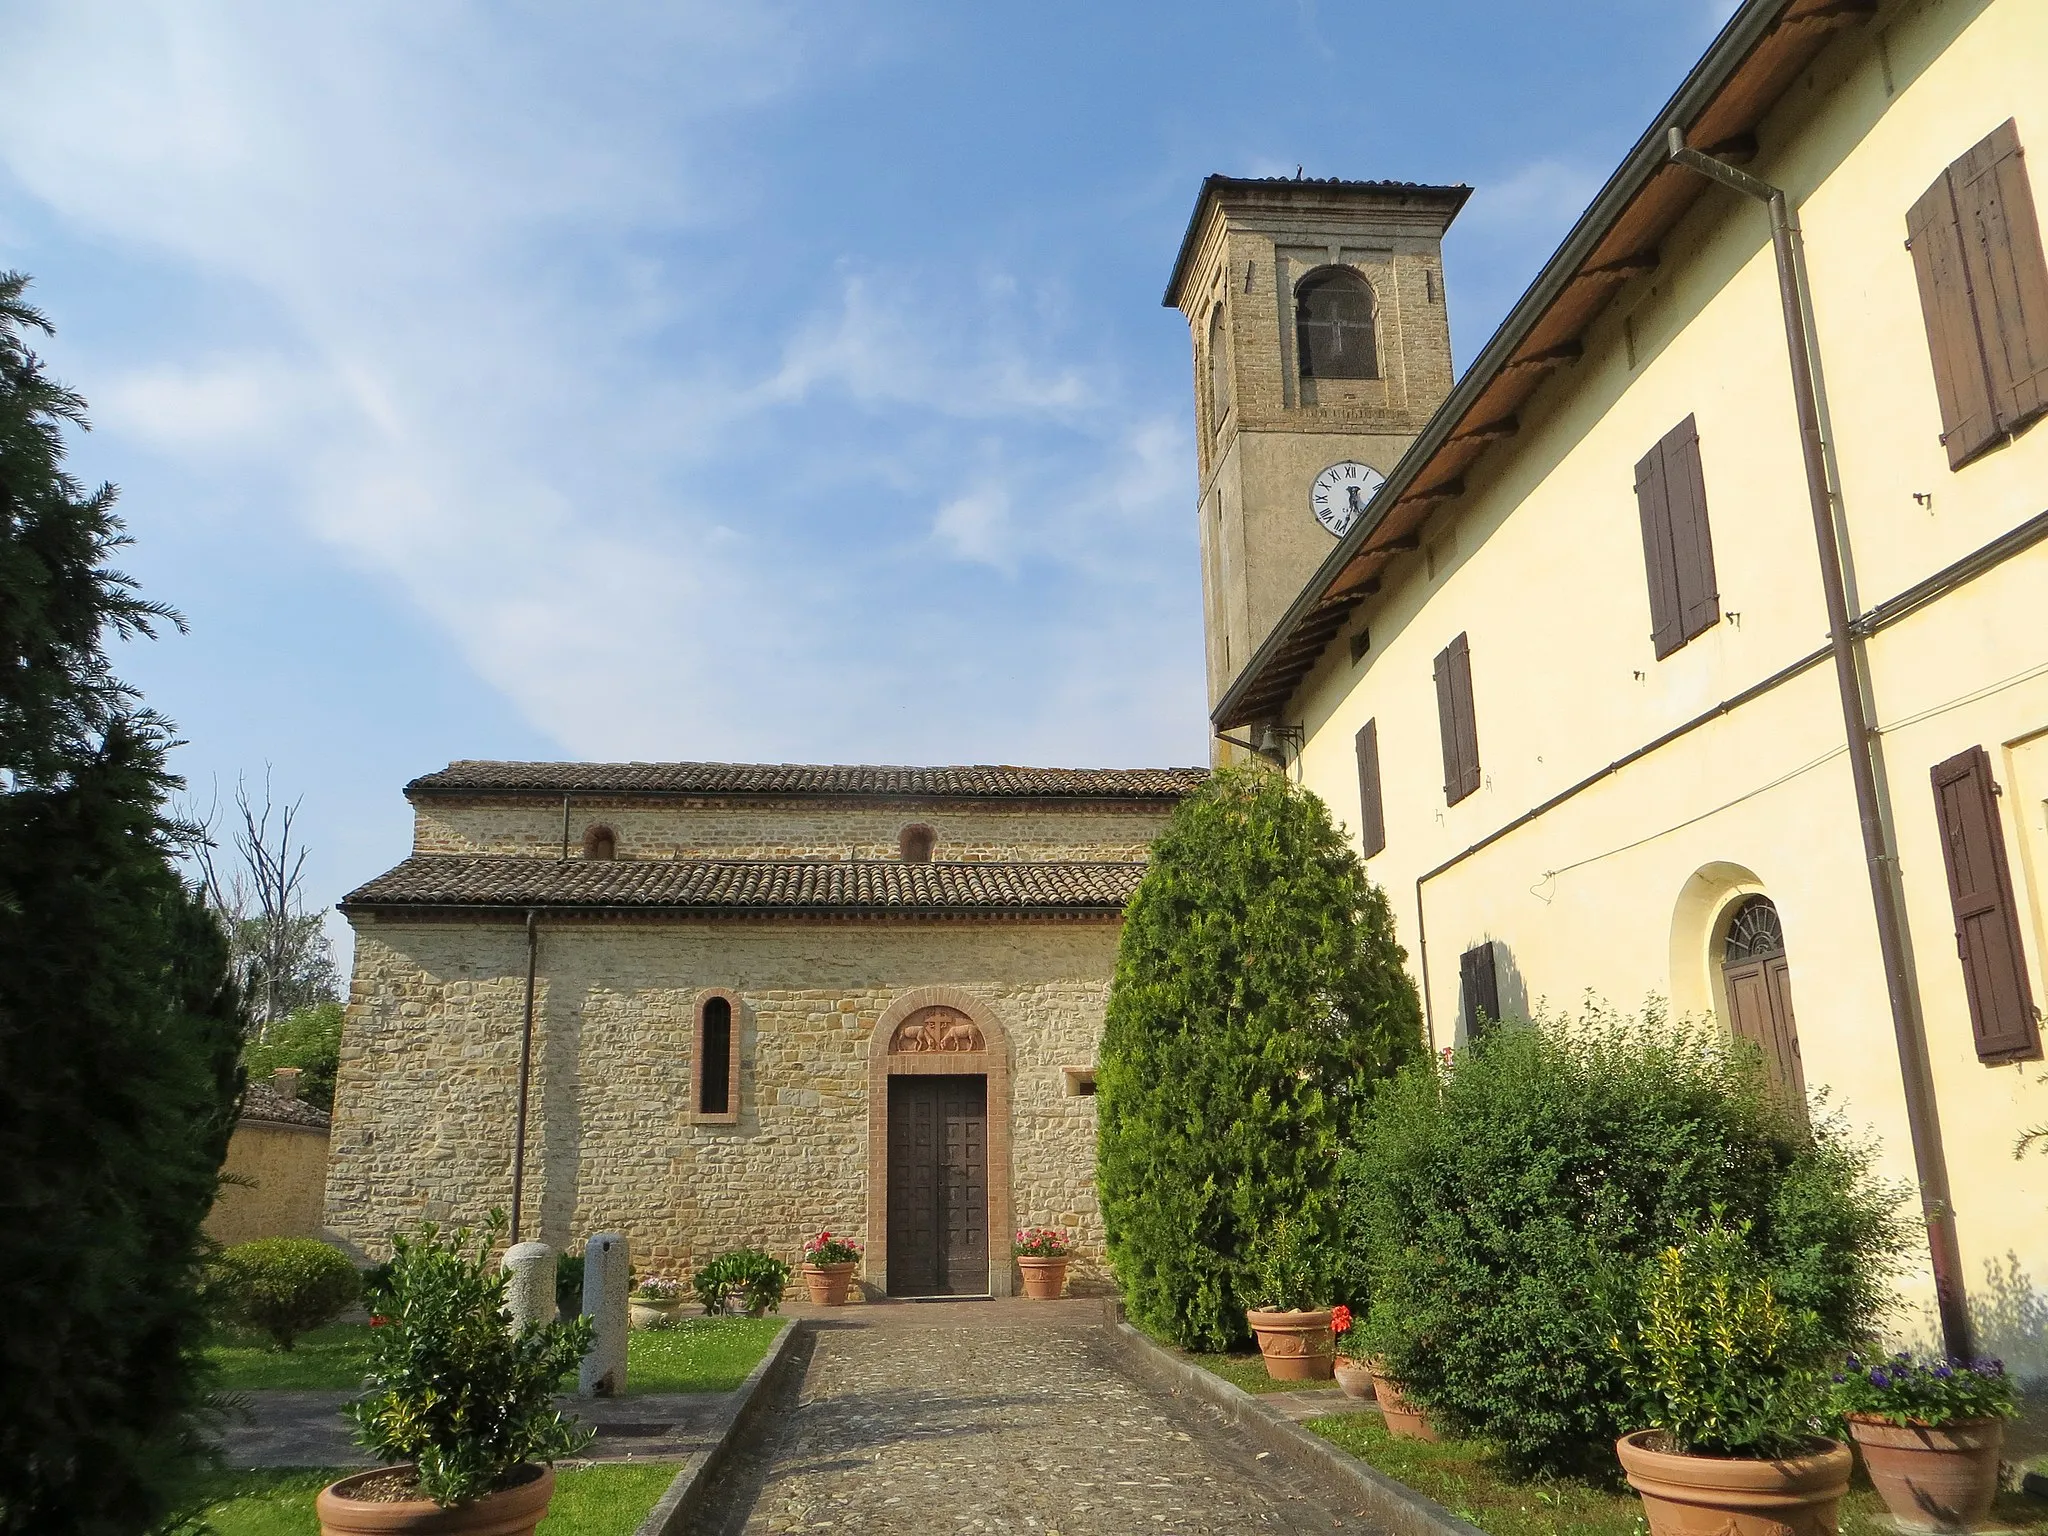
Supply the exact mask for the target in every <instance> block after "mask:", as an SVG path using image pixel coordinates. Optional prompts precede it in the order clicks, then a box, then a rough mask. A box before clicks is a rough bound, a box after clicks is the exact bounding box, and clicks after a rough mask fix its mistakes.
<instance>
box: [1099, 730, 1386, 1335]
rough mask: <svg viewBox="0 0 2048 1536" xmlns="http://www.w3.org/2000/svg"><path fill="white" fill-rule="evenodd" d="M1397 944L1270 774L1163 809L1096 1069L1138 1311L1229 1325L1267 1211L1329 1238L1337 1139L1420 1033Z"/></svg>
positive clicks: (1267, 1226)
mask: <svg viewBox="0 0 2048 1536" xmlns="http://www.w3.org/2000/svg"><path fill="white" fill-rule="evenodd" d="M1405 959H1406V955H1405V954H1404V952H1403V951H1402V949H1401V947H1400V945H1399V944H1398V943H1397V942H1396V941H1395V939H1394V931H1393V914H1392V911H1391V909H1390V908H1389V907H1388V905H1387V899H1386V895H1385V893H1384V892H1382V891H1381V890H1380V889H1379V888H1378V887H1377V886H1374V885H1372V884H1371V883H1370V882H1369V881H1368V880H1367V879H1366V878H1365V872H1364V869H1363V868H1362V866H1361V865H1360V863H1359V861H1358V858H1357V856H1356V855H1354V854H1353V853H1352V852H1351V849H1350V847H1349V846H1348V845H1347V844H1346V843H1345V841H1344V839H1343V837H1342V836H1341V835H1340V834H1339V833H1338V831H1337V829H1336V827H1335V826H1334V825H1333V824H1332V822H1331V820H1330V813H1329V810H1328V808H1327V807H1326V806H1325V805H1324V804H1323V802H1322V801H1321V800H1319V799H1317V798H1316V796H1315V795H1313V794H1311V793H1310V792H1309V791H1307V790H1305V789H1301V788H1298V787H1297V786H1295V785H1294V784H1292V783H1290V782H1289V781H1288V780H1287V778H1286V777H1285V776H1284V775H1282V774H1278V773H1273V772H1270V771H1267V770H1265V769H1261V768H1243V769H1233V770H1227V771H1225V772H1222V773H1219V774H1217V775H1215V776H1214V777H1213V778H1212V779H1210V781H1209V782H1208V783H1207V784H1206V785H1205V786H1204V787H1203V788H1202V789H1201V790H1200V791H1199V792H1198V793H1196V794H1194V795H1192V796H1190V797H1189V798H1188V799H1187V800H1185V801H1184V802H1182V804H1181V806H1180V808H1179V809H1178V810H1177V811H1176V812H1175V813H1174V817H1173V820H1172V822H1171V823H1170V824H1169V826H1168V828H1167V830H1166V832H1165V834H1164V835H1163V836H1162V837H1161V838H1160V839H1159V840H1158V842H1156V843H1155V844H1154V845H1153V848H1152V862H1151V867H1150V868H1149V869H1148V870H1147V871H1146V874H1145V879H1144V882H1143V883H1142V884H1141V885H1140V886H1139V888H1138V894H1137V895H1136V896H1135V897H1133V898H1132V901H1131V905H1130V908H1129V909H1128V910H1127V911H1126V913H1125V915H1124V930H1123V937H1122V941H1121V943H1120V945H1119V948H1118V951H1117V964H1116V978H1115V980H1114V982H1113V983H1112V985H1111V989H1110V997H1109V1017H1108V1021H1107V1024H1106V1025H1105V1028H1104V1031H1103V1038H1102V1051H1101V1060H1100V1063H1099V1067H1098V1072H1097V1106H1098V1113H1099V1119H1098V1136H1097V1153H1096V1186H1097V1191H1098V1194H1099V1196H1100V1198H1101V1201H1102V1213H1103V1222H1104V1225H1105V1227H1106V1229H1107V1233H1108V1238H1109V1255H1110V1261H1111V1263H1112V1264H1113V1265H1114V1267H1115V1269H1116V1273H1117V1278H1118V1280H1119V1282H1120V1284H1121V1285H1122V1287H1123V1292H1124V1299H1125V1303H1126V1305H1127V1307H1128V1309H1129V1311H1130V1314H1131V1317H1132V1319H1133V1320H1134V1321H1135V1322H1137V1323H1138V1325H1139V1326H1141V1327H1143V1328H1146V1329H1148V1330H1149V1331H1151V1332H1153V1333H1155V1334H1158V1335H1160V1336H1162V1337H1165V1338H1168V1339H1171V1340H1173V1341H1174V1342H1175V1343H1178V1344H1180V1345H1183V1346H1184V1347H1187V1348H1192V1349H1225V1348H1228V1347H1230V1346H1231V1345H1233V1344H1235V1343H1238V1342H1240V1341H1242V1340H1243V1338H1244V1337H1245V1332H1246V1329H1245V1319H1244V1308H1245V1305H1246V1300H1247V1293H1248V1291H1249V1290H1250V1286H1249V1283H1248V1282H1249V1280H1250V1274H1249V1260H1250V1249H1251V1246H1252V1244H1253V1243H1254V1242H1255V1241H1256V1240H1257V1239H1258V1237H1259V1235H1260V1234H1262V1233H1264V1232H1267V1231H1269V1230H1271V1227H1272V1224H1273V1222H1274V1220H1275V1218H1278V1217H1282V1216H1285V1217H1288V1218H1290V1219H1291V1220H1292V1221H1293V1222H1294V1223H1296V1224H1297V1230H1306V1231H1307V1232H1308V1233H1309V1234H1310V1237H1311V1241H1312V1242H1314V1243H1315V1244H1316V1245H1317V1246H1318V1248H1319V1250H1320V1251H1322V1252H1324V1253H1326V1254H1331V1255H1334V1254H1335V1253H1336V1252H1337V1241H1336V1240H1337V1232H1338V1198H1337V1189H1336V1161H1337V1154H1338V1152H1339V1151H1340V1149H1341V1148H1342V1147H1343V1145H1344V1144H1345V1143H1346V1142H1347V1141H1348V1140H1349V1139H1350V1138H1351V1136H1352V1134H1353V1132H1354V1131H1355V1129H1356V1128H1357V1126H1358V1124H1359V1122H1360V1120H1361V1118H1362V1116H1363V1114H1364V1112H1365V1110H1366V1108H1367V1105H1368V1101H1369V1100H1370V1098H1371V1095H1372V1089H1373V1086H1374V1084H1375V1083H1376V1082H1377V1081H1378V1080H1379V1079H1381V1078H1382V1077H1384V1076H1386V1075H1387V1074H1388V1073H1390V1072H1391V1071H1392V1070H1393V1069H1394V1068H1395V1067H1397V1066H1399V1065H1400V1064H1401V1063H1402V1062H1404V1061H1406V1060H1408V1059H1409V1058H1410V1057H1412V1056H1413V1055H1414V1054H1415V1053H1416V1052H1417V1051H1419V1050H1420V1049H1421V1040H1422V1029H1421V1009H1420V1007H1419V1005H1418V1003H1417V1000H1416V995H1415V988H1414V984H1413V983H1412V982H1411V981H1410V980H1409V978H1408V974H1407V972H1406V970H1405V969H1403V961H1404V960H1405Z"/></svg>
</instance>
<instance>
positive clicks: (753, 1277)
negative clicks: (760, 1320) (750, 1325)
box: [691, 1248, 789, 1317]
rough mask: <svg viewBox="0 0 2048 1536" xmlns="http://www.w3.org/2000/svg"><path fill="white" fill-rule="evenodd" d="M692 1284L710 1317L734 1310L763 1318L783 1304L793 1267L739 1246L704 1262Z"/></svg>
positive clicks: (770, 1256) (754, 1250) (757, 1250)
mask: <svg viewBox="0 0 2048 1536" xmlns="http://www.w3.org/2000/svg"><path fill="white" fill-rule="evenodd" d="M691 1283H692V1285H693V1286H694V1287H695V1289H696V1292H697V1300H698V1302H699V1303H700V1304H701V1305H702V1306H703V1308H704V1315H705V1316H706V1317H720V1316H723V1315H725V1314H727V1313H732V1312H743V1313H745V1314H746V1315H747V1316H748V1317H760V1316H762V1315H763V1314H764V1313H768V1312H773V1311H775V1310H776V1309H777V1308H779V1307H780V1306H781V1305H782V1288H783V1287H784V1286H786V1285H788V1284H789V1266H788V1265H787V1264H785V1263H783V1262H782V1260H780V1259H778V1258H775V1257H773V1256H772V1255H770V1254H766V1253H763V1252H762V1251H761V1250H760V1249H758V1248H735V1249H733V1251H732V1252H730V1253H721V1254H720V1255H719V1256H718V1257H717V1258H715V1259H713V1260H712V1261H711V1262H710V1263H708V1264H704V1265H701V1266H700V1267H699V1268H698V1270H697V1273H696V1274H695V1275H694V1276H692V1277H691Z"/></svg>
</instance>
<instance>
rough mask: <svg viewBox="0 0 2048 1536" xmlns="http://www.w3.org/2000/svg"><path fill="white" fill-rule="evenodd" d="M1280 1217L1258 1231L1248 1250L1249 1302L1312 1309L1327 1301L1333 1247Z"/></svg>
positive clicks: (1283, 1308) (1295, 1309) (1281, 1309)
mask: <svg viewBox="0 0 2048 1536" xmlns="http://www.w3.org/2000/svg"><path fill="white" fill-rule="evenodd" d="M1313 1236H1314V1234H1312V1233H1310V1232H1309V1231H1307V1230H1306V1229H1305V1228H1304V1227H1303V1225H1302V1224H1301V1223H1300V1222H1298V1221H1296V1220H1294V1219H1293V1218H1292V1217H1290V1216H1282V1217H1280V1218H1278V1219H1277V1220H1275V1221H1274V1223H1273V1225H1272V1226H1271V1227H1269V1228H1267V1229H1266V1231H1265V1232H1263V1233H1262V1234H1260V1237H1259V1240H1258V1242H1257V1243H1256V1244H1255V1245H1254V1246H1253V1250H1252V1277H1253V1286H1252V1289H1251V1291H1250V1292H1249V1294H1248V1295H1247V1297H1246V1299H1247V1300H1248V1301H1249V1302H1250V1303H1251V1305H1253V1306H1256V1307H1263V1308H1268V1309H1271V1310H1273V1311H1276V1312H1313V1311H1315V1310H1317V1309H1318V1308H1321V1307H1327V1306H1328V1305H1329V1304H1330V1292H1331V1270H1332V1259H1333V1258H1334V1257H1335V1249H1334V1247H1332V1246H1331V1245H1329V1244H1327V1243H1321V1242H1316V1241H1313V1240H1312V1239H1313Z"/></svg>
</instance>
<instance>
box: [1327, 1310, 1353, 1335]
mask: <svg viewBox="0 0 2048 1536" xmlns="http://www.w3.org/2000/svg"><path fill="white" fill-rule="evenodd" d="M1350 1329H1351V1309H1350V1308H1349V1307H1345V1306H1336V1307H1332V1308H1330V1332H1332V1333H1348V1332H1349V1331H1350Z"/></svg>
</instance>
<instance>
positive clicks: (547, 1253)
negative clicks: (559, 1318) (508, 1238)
mask: <svg viewBox="0 0 2048 1536" xmlns="http://www.w3.org/2000/svg"><path fill="white" fill-rule="evenodd" d="M505 1273H506V1274H507V1275H508V1276H509V1277H510V1278H509V1279H508V1280H507V1281H506V1283H505V1310H506V1312H507V1313H508V1314H510V1317H511V1322H510V1324H509V1326H510V1328H511V1330H512V1333H513V1336H514V1337H515V1338H516V1337H517V1336H518V1335H520V1334H522V1333H524V1332H525V1331H526V1328H527V1325H528V1324H529V1323H552V1322H553V1321H554V1320H555V1250H554V1249H552V1248H550V1247H549V1246H548V1245H547V1244H546V1243H514V1244H513V1245H512V1246H511V1247H510V1248H508V1249H506V1250H505Z"/></svg>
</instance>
